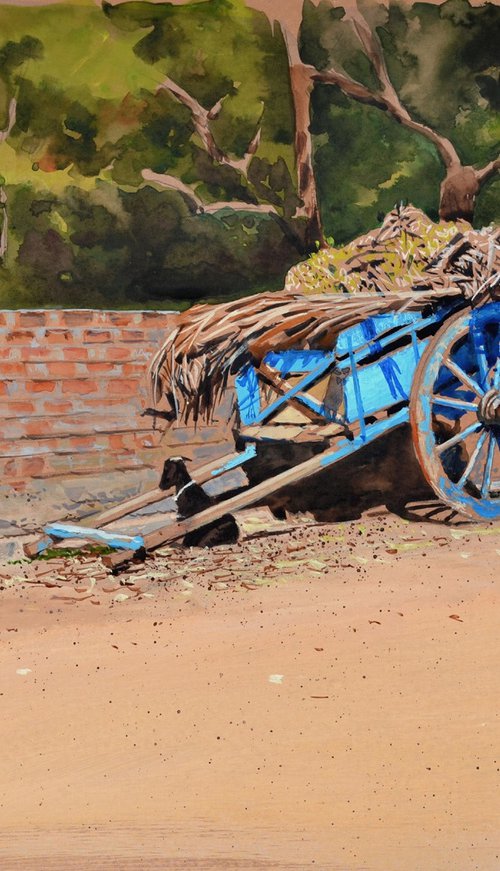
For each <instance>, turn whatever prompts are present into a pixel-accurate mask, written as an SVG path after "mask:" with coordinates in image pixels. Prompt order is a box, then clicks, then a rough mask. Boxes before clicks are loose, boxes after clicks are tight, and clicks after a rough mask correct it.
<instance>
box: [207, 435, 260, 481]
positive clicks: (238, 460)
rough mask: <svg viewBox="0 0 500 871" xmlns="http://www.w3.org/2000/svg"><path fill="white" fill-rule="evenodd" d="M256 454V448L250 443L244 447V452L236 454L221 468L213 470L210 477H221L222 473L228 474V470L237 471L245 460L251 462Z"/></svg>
mask: <svg viewBox="0 0 500 871" xmlns="http://www.w3.org/2000/svg"><path fill="white" fill-rule="evenodd" d="M256 453H257V448H256V446H255V445H254V444H253V443H252V444H249V445H247V446H246V448H245V450H244V451H242V452H241V453H239V454H236V455H235V456H234V457H232V458H231V459H230V460H228V461H227V463H224V465H223V466H220V467H219V468H218V469H214V471H213V472H212V477H214V478H215V477H217V475H223V474H224V472H229V470H230V469H237V468H238V466H242V465H243V464H244V463H246V462H247V460H252V459H253V457H255V455H256Z"/></svg>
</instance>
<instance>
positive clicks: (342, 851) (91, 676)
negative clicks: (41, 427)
mask: <svg viewBox="0 0 500 871" xmlns="http://www.w3.org/2000/svg"><path fill="white" fill-rule="evenodd" d="M243 528H244V535H245V537H244V539H243V541H242V542H241V543H240V544H239V545H237V546H234V547H230V548H218V549H216V551H214V552H212V553H210V554H209V555H206V554H205V553H201V554H200V552H199V551H195V550H192V551H191V552H185V551H181V550H180V549H165V550H163V551H162V555H159V556H157V557H156V559H155V560H148V562H147V563H146V564H145V565H144V566H133V567H132V568H133V571H131V572H129V573H128V574H125V575H123V574H122V575H120V576H119V577H118V578H116V577H107V576H106V574H105V573H104V572H103V571H102V569H101V568H100V565H99V561H96V560H95V559H90V560H88V561H86V560H85V559H84V558H82V560H81V561H80V562H75V561H71V563H64V561H61V562H58V563H54V564H52V565H49V564H48V563H42V564H40V565H38V566H37V568H36V569H35V568H33V567H29V566H27V565H26V564H24V563H22V564H14V565H12V564H5V565H4V566H3V567H2V569H1V570H0V574H2V575H3V579H2V580H1V581H0V583H1V584H2V585H3V587H4V589H3V590H2V591H1V592H0V603H1V609H0V665H1V667H0V701H1V710H2V717H1V720H0V733H1V734H0V740H1V746H2V748H3V752H2V754H1V757H0V819H1V823H0V868H1V869H7V871H11V869H12V871H14V869H25V871H32V869H37V871H38V869H40V871H50V869H61V871H62V869H82V871H85V869H118V871H121V869H123V871H129V869H160V868H161V869H206V871H222V869H224V871H233V869H234V871H247V869H248V871H250V869H263V871H264V869H290V871H295V869H308V868H315V869H318V871H319V869H322V871H327V869H328V871H330V869H336V871H361V869H367V871H368V869H369V871H445V869H446V871H449V869H458V871H472V869H478V871H494V869H498V868H499V867H500V825H499V822H498V821H499V819H500V789H499V787H500V722H499V707H498V698H499V696H500V671H499V668H498V662H499V659H500V633H499V631H498V626H499V615H500V597H499V590H498V564H499V557H500V527H499V526H498V525H497V526H496V527H494V526H473V525H466V524H460V523H455V524H453V525H451V526H450V525H442V524H440V523H436V522H434V523H431V522H427V521H422V520H418V519H416V520H414V521H413V522H407V521H404V520H401V519H400V518H398V517H395V516H393V515H390V514H387V513H386V512H384V511H383V510H380V511H379V510H375V511H371V512H370V513H369V514H367V515H365V516H363V518H362V519H361V520H359V521H353V522H347V523H338V524H333V525H332V524H330V525H318V524H313V523H311V522H306V519H304V521H301V522H299V521H297V522H295V521H294V522H283V523H278V522H275V521H271V519H270V515H268V514H267V512H266V511H261V510H259V511H253V512H252V511H250V512H246V513H245V515H244V516H243ZM43 572H45V574H42V573H43ZM35 574H36V575H37V577H35ZM92 579H95V580H92ZM28 580H30V581H38V583H28ZM46 584H48V586H46ZM54 584H56V585H57V586H54ZM125 597H127V598H125ZM75 600H76V601H75Z"/></svg>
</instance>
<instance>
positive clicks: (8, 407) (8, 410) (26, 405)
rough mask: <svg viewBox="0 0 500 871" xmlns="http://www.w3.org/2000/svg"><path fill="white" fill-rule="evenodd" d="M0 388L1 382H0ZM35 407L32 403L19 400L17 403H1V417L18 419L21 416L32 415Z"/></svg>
mask: <svg viewBox="0 0 500 871" xmlns="http://www.w3.org/2000/svg"><path fill="white" fill-rule="evenodd" d="M0 386H1V382H0ZM34 413H35V406H34V404H33V402H27V401H25V400H20V401H19V402H12V401H11V402H2V410H1V414H2V416H3V417H5V416H7V417H10V415H12V416H13V417H18V416H20V415H23V414H34Z"/></svg>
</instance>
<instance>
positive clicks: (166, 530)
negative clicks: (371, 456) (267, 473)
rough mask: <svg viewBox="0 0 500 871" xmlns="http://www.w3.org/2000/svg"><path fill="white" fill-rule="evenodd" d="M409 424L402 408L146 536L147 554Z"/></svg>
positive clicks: (113, 557) (111, 558)
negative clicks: (293, 464)
mask: <svg viewBox="0 0 500 871" xmlns="http://www.w3.org/2000/svg"><path fill="white" fill-rule="evenodd" d="M407 421H408V408H403V409H401V410H400V411H399V412H397V413H396V414H394V415H393V416H392V417H388V418H385V419H384V420H379V421H377V422H376V423H374V424H370V426H369V427H367V430H366V433H365V435H364V436H362V435H361V434H359V435H357V436H356V437H355V438H354V439H352V440H349V439H347V438H345V437H343V438H341V439H339V441H338V442H337V444H336V445H335V447H333V448H329V449H328V450H326V451H322V453H320V454H316V455H315V456H314V457H311V458H310V459H309V460H306V461H305V462H303V463H299V464H298V465H297V466H292V468H290V469H286V470H285V471H284V472H280V473H279V475H274V476H273V477H272V478H268V479H267V480H266V481H262V482H261V483H260V484H256V485H255V487H250V488H249V489H248V490H245V491H244V492H242V493H238V494H237V495H236V496H233V497H232V498H231V499H227V500H226V501H223V502H219V503H217V504H216V505H211V506H210V508H206V509H205V510H204V511H201V512H200V513H199V514H195V515H193V517H186V518H185V519H184V520H181V521H177V522H174V523H169V524H167V525H166V526H163V527H160V529H157V530H155V531H154V532H150V533H148V534H146V535H145V536H144V547H145V548H146V550H153V549H154V548H155V547H160V546H161V545H163V544H166V543H168V542H170V541H175V540H176V539H178V538H182V537H183V536H184V535H186V533H187V532H192V530H194V529H199V528H200V527H201V526H205V525H206V524H208V523H212V521H214V520H218V519H219V518H221V517H222V516H223V515H224V514H228V513H229V512H232V511H238V510H239V509H240V508H248V507H249V506H250V505H253V504H255V502H260V500H261V499H265V498H266V497H267V496H270V495H271V494H272V493H276V492H277V491H278V490H281V489H283V487H287V486H288V485H290V484H295V483H296V482H297V481H301V480H303V479H304V478H308V477H310V476H311V475H314V474H316V472H320V471H322V469H325V468H327V467H328V466H330V465H331V464H332V463H335V462H337V461H338V460H341V459H343V458H344V457H346V456H348V455H349V454H352V453H354V452H355V451H356V450H358V449H359V448H362V447H364V446H365V445H367V444H369V443H370V442H372V441H374V440H375V439H377V438H379V436H381V435H385V433H387V432H389V431H390V430H392V429H395V427H397V426H401V424H403V423H407ZM133 556H134V551H132V550H129V551H123V552H122V553H116V554H108V555H107V556H105V557H104V558H103V562H104V563H105V565H107V566H108V567H110V568H116V566H119V565H120V564H121V563H122V562H125V561H126V560H127V559H132V557H133Z"/></svg>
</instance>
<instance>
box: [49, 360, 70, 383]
mask: <svg viewBox="0 0 500 871" xmlns="http://www.w3.org/2000/svg"><path fill="white" fill-rule="evenodd" d="M47 374H48V375H51V376H53V377H54V378H55V379H59V378H61V379H63V378H74V377H75V375H77V369H76V365H75V363H70V362H68V361H67V360H61V361H59V362H57V361H56V362H54V363H47Z"/></svg>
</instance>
